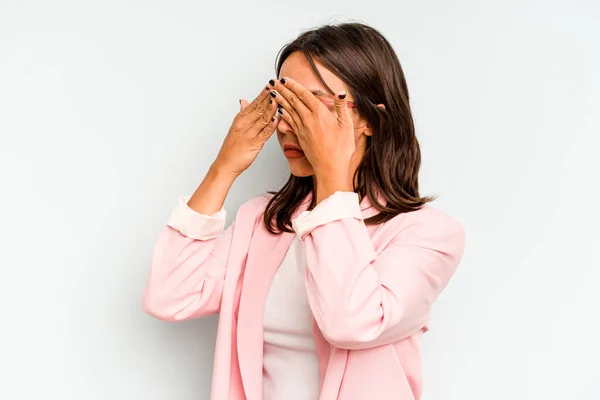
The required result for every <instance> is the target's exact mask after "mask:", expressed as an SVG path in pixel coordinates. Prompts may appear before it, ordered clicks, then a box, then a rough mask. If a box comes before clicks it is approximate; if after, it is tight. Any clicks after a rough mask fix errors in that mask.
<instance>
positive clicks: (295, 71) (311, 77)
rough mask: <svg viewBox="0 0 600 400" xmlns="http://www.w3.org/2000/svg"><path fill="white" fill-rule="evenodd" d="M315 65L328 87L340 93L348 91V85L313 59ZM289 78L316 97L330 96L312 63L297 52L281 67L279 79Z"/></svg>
mask: <svg viewBox="0 0 600 400" xmlns="http://www.w3.org/2000/svg"><path fill="white" fill-rule="evenodd" d="M313 61H314V62H315V65H316V66H317V70H318V71H319V73H320V74H321V76H322V77H323V80H324V81H325V82H326V83H327V85H328V86H329V87H330V88H331V89H332V90H333V91H334V92H336V93H337V92H338V91H340V90H346V91H348V89H347V88H346V85H344V82H343V81H342V80H341V79H340V78H338V77H337V76H335V75H334V74H333V72H331V71H330V70H328V69H327V68H325V66H323V64H321V63H320V62H319V61H318V60H317V59H315V58H313ZM282 76H287V77H288V78H292V79H293V80H295V81H296V82H298V83H299V84H301V85H302V86H304V87H305V88H307V89H308V90H310V91H311V92H312V93H313V94H314V95H321V96H323V95H324V96H330V95H331V94H330V93H329V90H327V88H326V87H325V86H323V84H322V83H321V81H320V80H319V78H318V77H317V75H316V74H315V72H314V71H313V69H312V67H311V65H310V63H309V62H308V60H307V59H306V57H305V56H304V54H302V53H300V52H298V51H295V52H293V53H292V54H290V55H289V56H288V58H286V59H285V61H284V62H283V65H282V66H281V71H280V72H279V77H278V78H281V77H282Z"/></svg>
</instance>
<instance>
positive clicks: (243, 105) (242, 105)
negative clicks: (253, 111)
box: [240, 99, 249, 111]
mask: <svg viewBox="0 0 600 400" xmlns="http://www.w3.org/2000/svg"><path fill="white" fill-rule="evenodd" d="M248 104H249V103H248V100H246V99H240V111H242V110H243V109H244V108H246V107H248Z"/></svg>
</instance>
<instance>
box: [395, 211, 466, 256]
mask: <svg viewBox="0 0 600 400" xmlns="http://www.w3.org/2000/svg"><path fill="white" fill-rule="evenodd" d="M386 224H388V225H390V228H391V230H392V231H393V232H394V236H395V237H394V239H392V240H393V241H397V242H401V243H405V242H410V243H411V244H414V245H419V246H424V247H430V248H435V249H437V250H438V251H442V252H446V253H451V254H454V255H460V256H462V253H463V252H464V247H465V238H466V234H465V228H464V226H463V224H462V223H461V222H460V221H459V220H458V219H456V218H454V217H453V216H451V215H450V214H448V213H446V212H444V211H442V210H440V209H438V208H436V207H434V206H431V205H429V204H425V205H424V206H423V207H421V208H420V209H419V210H415V211H412V212H408V213H403V214H399V215H397V216H395V217H394V218H392V219H391V220H389V221H388V222H386Z"/></svg>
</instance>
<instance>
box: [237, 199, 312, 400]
mask: <svg viewBox="0 0 600 400" xmlns="http://www.w3.org/2000/svg"><path fill="white" fill-rule="evenodd" d="M311 200H312V197H311V195H309V196H307V198H305V200H304V201H303V202H302V203H301V205H300V206H299V207H298V209H297V210H296V212H295V213H294V216H296V215H298V213H300V212H302V211H304V210H306V209H307V208H308V206H309V204H310V201H311ZM295 237H296V234H295V233H289V232H283V233H281V234H278V235H273V234H271V233H270V232H269V231H267V229H266V228H265V226H264V224H263V223H262V221H261V222H260V223H259V225H258V226H257V227H256V229H255V233H254V236H253V238H252V241H251V243H250V249H249V251H248V259H247V260H246V269H245V272H244V277H243V283H242V292H241V294H240V303H239V311H238V326H237V329H238V331H237V348H238V360H239V365H240V374H241V377H242V383H243V385H244V392H245V393H246V398H247V400H261V399H262V370H263V367H262V362H263V334H264V333H263V325H264V324H263V322H264V313H265V304H266V300H267V295H268V293H269V289H270V287H271V283H272V281H273V277H274V276H275V273H276V272H277V269H278V268H279V266H280V265H281V263H282V261H283V258H284V257H285V254H286V253H287V251H288V249H289V247H290V245H291V244H292V241H293V240H294V238H295Z"/></svg>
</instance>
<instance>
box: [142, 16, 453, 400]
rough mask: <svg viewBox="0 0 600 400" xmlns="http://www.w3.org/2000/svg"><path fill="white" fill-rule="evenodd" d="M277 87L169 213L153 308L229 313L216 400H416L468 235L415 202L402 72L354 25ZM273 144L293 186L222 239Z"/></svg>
mask: <svg viewBox="0 0 600 400" xmlns="http://www.w3.org/2000/svg"><path fill="white" fill-rule="evenodd" d="M276 72H277V77H278V79H277V80H275V79H272V80H270V81H269V84H268V86H266V87H265V88H264V89H263V90H262V91H261V93H260V94H259V95H258V96H257V97H256V98H255V99H254V100H253V101H252V102H251V103H248V102H247V101H245V100H242V101H241V102H240V103H241V110H240V112H239V113H238V114H237V115H236V117H235V118H234V120H233V124H232V125H231V128H230V130H229V133H228V134H227V137H226V138H225V140H224V142H223V146H222V148H221V150H220V152H219V154H218V156H217V157H216V159H215V161H214V162H213V164H212V166H211V168H210V169H209V171H208V173H207V175H206V177H205V178H204V180H203V181H202V183H201V184H200V186H199V187H198V189H197V190H196V191H195V192H194V194H193V195H192V196H186V197H180V198H179V201H178V202H177V203H176V205H175V207H174V209H173V211H172V214H171V217H170V219H169V221H168V223H167V226H166V227H165V229H164V230H163V231H162V233H161V234H160V237H159V238H158V241H157V243H156V247H155V249H154V254H153V261H152V266H151V270H150V274H149V278H148V282H147V286H146V289H145V292H144V308H145V310H146V312H148V313H149V314H151V315H153V316H155V317H156V318H160V319H162V320H165V321H182V320H189V319H192V318H199V317H202V316H205V315H209V314H214V313H220V318H219V327H218V333H217V343H216V352H215V361H214V372H213V385H212V399H213V400H239V399H248V400H260V399H264V400H293V399H299V400H300V399H301V400H308V399H320V400H335V399H341V400H359V399H360V400H365V399H377V400H386V399H396V400H409V399H410V400H414V399H419V398H420V396H421V388H422V384H421V382H422V380H421V360H420V351H419V344H420V340H421V335H422V334H423V333H424V332H425V331H427V329H428V326H427V323H428V316H429V311H430V308H431V305H432V303H433V302H434V300H435V299H436V298H437V296H438V295H439V293H440V292H441V291H442V289H443V288H444V287H445V286H446V284H447V283H448V281H449V280H450V278H451V276H452V275H453V273H454V271H455V269H456V267H457V265H458V263H459V261H460V259H461V257H462V254H463V248H464V231H463V228H462V226H461V224H460V223H459V222H458V221H456V220H455V219H453V218H452V217H451V216H449V215H447V214H445V213H443V212H442V211H439V210H437V209H435V208H433V207H431V206H430V205H429V204H427V203H428V202H430V201H431V200H432V198H430V197H421V196H420V195H419V190H418V172H419V167H420V161H421V156H420V150H419V144H418V141H417V138H416V137H415V131H414V127H413V120H412V116H411V111H410V106H409V98H408V90H407V86H406V82H405V79H404V74H403V72H402V69H401V67H400V62H399V61H398V58H397V56H396V54H395V53H394V51H393V49H392V47H391V46H390V44H389V43H388V41H387V40H386V39H385V38H384V37H383V36H382V35H381V34H380V33H379V32H378V31H377V30H375V29H373V28H370V27H368V26H366V25H363V24H359V23H345V24H338V25H327V26H323V27H320V28H318V29H315V30H312V31H308V32H305V33H303V34H302V35H300V36H299V37H298V38H297V39H296V40H294V41H293V42H292V43H290V44H288V45H287V46H286V47H284V49H283V50H282V52H280V54H279V59H278V62H277V65H276ZM277 111H279V113H277ZM274 132H277V138H278V140H279V144H280V145H281V148H282V150H283V153H284V155H285V157H286V158H287V161H288V163H289V167H290V170H291V175H290V177H289V180H288V181H287V183H286V184H285V185H284V186H283V188H281V190H279V191H278V192H276V193H269V194H268V195H264V196H260V197H257V198H253V199H251V200H250V201H248V202H246V203H245V204H243V205H242V206H241V207H240V209H239V210H238V212H237V215H236V218H235V220H234V222H233V223H232V224H231V226H229V227H228V228H227V229H224V225H225V215H226V214H225V213H226V212H225V210H224V209H223V204H224V201H225V197H226V196H227V193H228V191H229V189H230V187H231V185H232V183H233V181H234V180H235V179H236V178H237V177H238V176H239V175H240V174H241V173H242V172H243V171H244V170H246V169H247V168H248V167H249V166H250V165H251V163H252V162H253V161H254V159H255V158H256V156H257V155H258V153H259V152H260V150H261V149H262V147H263V145H264V143H265V142H266V141H267V140H268V139H269V138H270V137H271V135H272V134H273V133H274Z"/></svg>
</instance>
